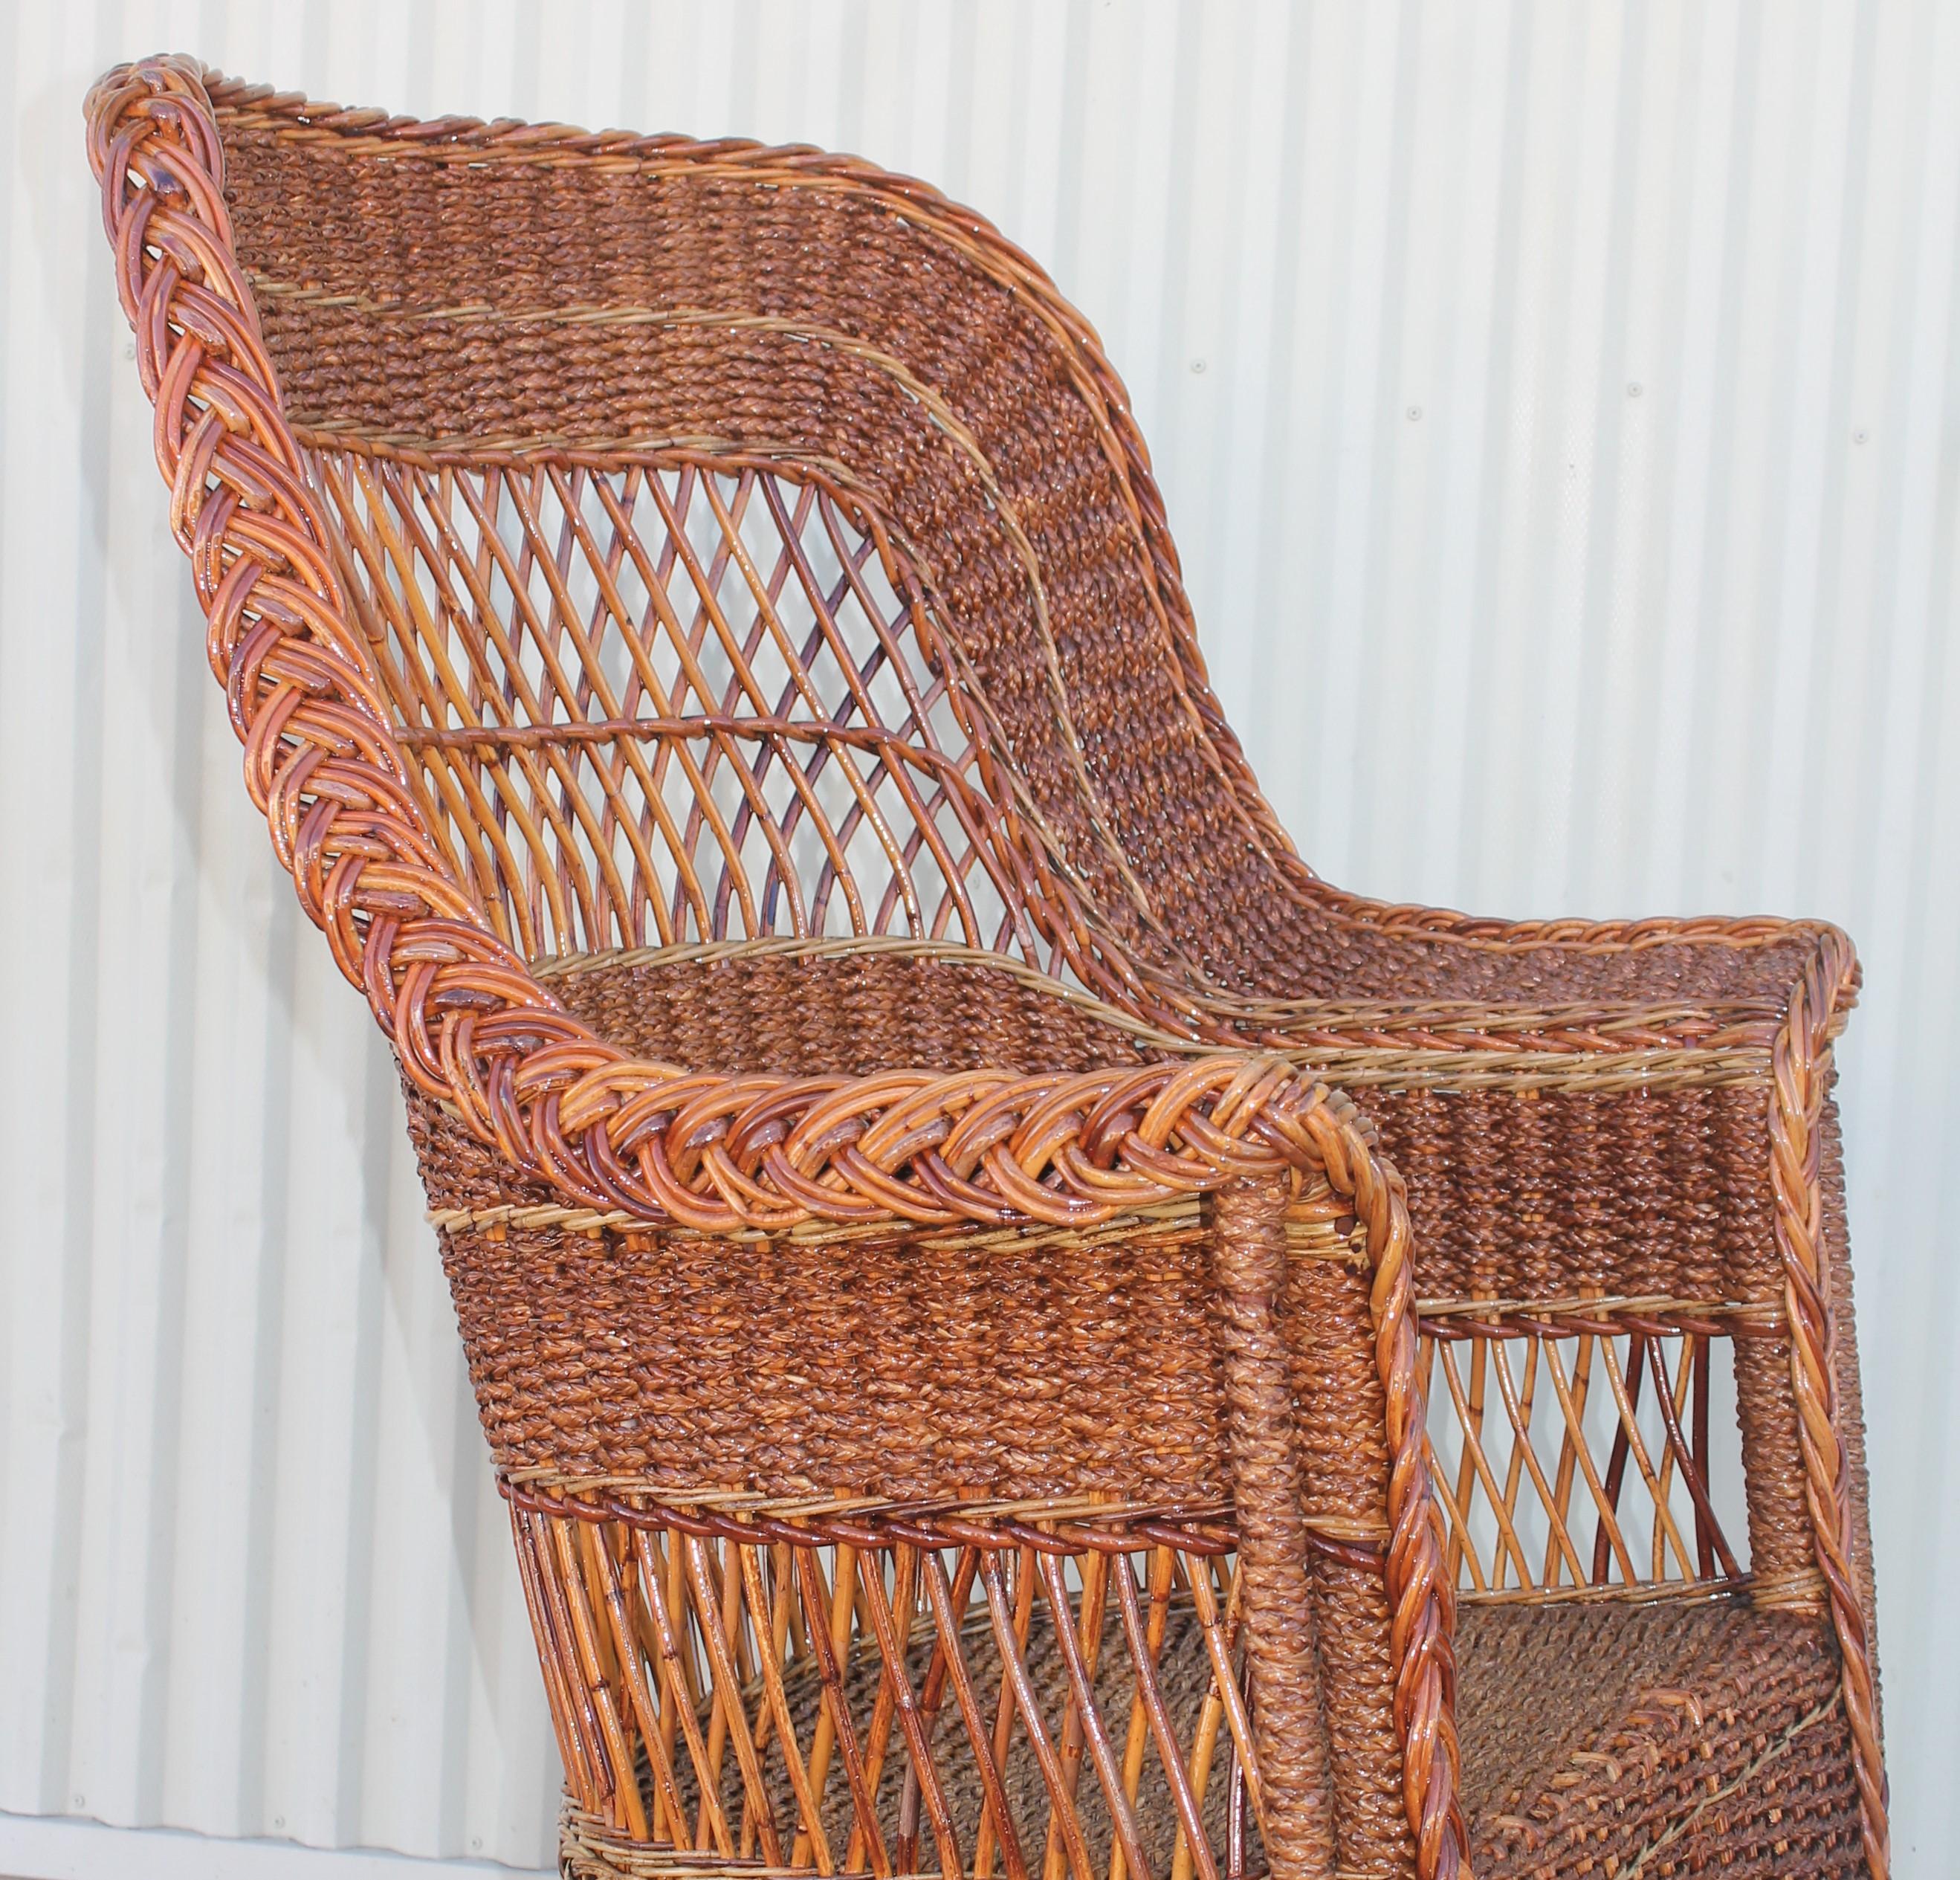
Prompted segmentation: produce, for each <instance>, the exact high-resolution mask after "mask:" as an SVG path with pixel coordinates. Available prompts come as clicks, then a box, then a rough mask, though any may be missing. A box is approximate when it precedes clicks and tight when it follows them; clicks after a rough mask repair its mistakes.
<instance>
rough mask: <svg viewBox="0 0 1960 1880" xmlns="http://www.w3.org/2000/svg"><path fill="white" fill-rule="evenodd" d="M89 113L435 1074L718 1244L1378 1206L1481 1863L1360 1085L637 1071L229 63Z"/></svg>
mask: <svg viewBox="0 0 1960 1880" xmlns="http://www.w3.org/2000/svg"><path fill="white" fill-rule="evenodd" d="M238 101H239V100H238V99H237V96H236V94H235V92H234V94H233V95H232V97H231V102H232V103H234V104H237V102H238ZM371 121H372V120H371ZM87 129H88V136H87V147H88V154H89V160H90V163H91V167H92V168H93V169H94V172H95V174H96V177H97V180H98V182H99V183H100V186H101V188H102V192H103V220H104V225H105V228H106V229H107V233H108V235H109V238H110V244H111V247H112V250H113V253H114V256H115V260H116V284H117V288H118V292H119V295H120V297H121V299H122V307H123V311H124V313H125V314H126V316H127V317H128V318H129V322H130V324H131V326H132V328H133V330H134V331H135V336H136V353H137V362H138V371H139V374H141V377H142V383H143V386H144V389H145V391H146V393H148V395H149V396H150V397H151V400H153V402H154V404H155V406H156V408H157V410H156V429H155V438H156V448H157V464H158V467H159V469H160V470H161V472H162V473H163V475H164V479H165V480H166V481H167V483H169V484H170V490H171V504H170V521H171V527H172V532H173V534H174V535H175V537H176V538H177V542H178V543H179V545H180V546H181V547H182V548H183V550H184V552H185V553H186V554H187V555H188V556H189V557H190V559H191V564H192V572H193V577H194V580H195V583H196V588H197V591H198V596H199V601H200V603H201V604H202V607H203V609H204V611H205V615H206V617H207V618H208V621H209V623H210V633H209V639H208V652H209V656H210V659H211V663H212V668H213V670H214V671H215V673H216V674H217V675H218V677H219V678H220V680H221V682H222V683H224V686H225V688H226V692H227V696H228V701H229V703H230V707H231V715H232V722H233V725H234V728H235V729H236V731H237V733H238V735H239V737H240V739H241V740H242V741H243V743H244V745H245V747H246V777H247V787H248V789H250V792H251V794H252V796H253V801H255V802H256V804H257V805H259V808H260V809H261V810H262V811H263V813H264V814H265V815H266V818H267V821H268V823H269V827H270V828H271V831H272V840H273V843H274V846H275V851H276V852H277V853H278V856H279V859H280V860H281V862H282V863H283V864H284V865H285V866H286V867H287V868H288V870H289V871H291V874H292V875H293V878H294V885H295V887H296V888H297V889H298V893H299V896H300V900H301V906H302V907H304V909H305V910H306V912H307V915H308V916H309V918H310V919H312V920H313V921H314V922H315V923H316V924H317V926H320V928H321V929H323V932H325V933H326V936H327V938H328V941H329V945H331V946H332V947H333V951H334V955H335V958H336V961H337V963H338V964H339V966H340V968H341V970H342V972H343V973H345V976H346V977H348V980H351V981H352V983H355V984H356V985H358V986H360V987H361V989H362V990H363V992H364V993H365V994H366V996H367V997H368V1002H369V1005H370V1009H371V1010H372V1012H373V1013H374V1017H375V1019H376V1021H377V1024H380V1027H381V1028H382V1030H383V1032H384V1033H385V1034H387V1037H389V1038H390V1041H391V1042H392V1043H393V1045H394V1047H395V1049H396V1053H397V1055H398V1056H399V1059H400V1060H401V1063H402V1065H403V1070H404V1072H405V1074H406V1075H407V1076H408V1077H409V1079H411V1080H412V1082H414V1083H415V1085H417V1087H418V1088H420V1089H422V1090H423V1091H426V1092H428V1094H429V1095H431V1096H434V1097H438V1098H442V1099H444V1100H446V1101H449V1102H450V1103H452V1104H454V1105H455V1107H456V1108H457V1111H458V1113H459V1114H460V1115H461V1116H462V1117H463V1118H464V1119H465V1120H466V1123H467V1124H468V1126H469V1128H470V1129H471V1130H472V1131H473V1133H475V1134H476V1136H478V1138H479V1140H481V1141H482V1142H485V1143H487V1144H492V1145H494V1146H495V1147H496V1148H497V1149H498V1151H499V1152H501V1154H502V1155H504V1157H505V1158H507V1159H508V1161H510V1162H511V1164H512V1165H514V1167H515V1168H517V1169H518V1170H520V1171H522V1172H523V1174H526V1175H527V1176H528V1177H531V1178H533V1179H536V1180H542V1181H547V1182H549V1184H551V1185H552V1187H555V1188H556V1189H557V1190H558V1191H559V1192H560V1193H563V1194H564V1195H565V1196H566V1197H567V1199H568V1200H569V1201H571V1203H574V1204H576V1205H581V1206H590V1207H593V1208H595V1209H600V1210H610V1209H622V1210H623V1211H625V1212H628V1213H631V1214H635V1215H644V1216H648V1217H650V1218H656V1219H657V1218H660V1217H662V1216H666V1217H668V1218H670V1219H673V1220H675V1221H677V1222H681V1223H683V1224H684V1225H691V1226H695V1227H697V1228H703V1229H706V1230H708V1231H724V1230H727V1229H730V1228H740V1227H745V1226H751V1227H753V1226H766V1227H775V1228H787V1227H791V1226H794V1225H797V1223H798V1222H802V1221H807V1220H810V1219H826V1220H834V1221H845V1222H848V1221H854V1220H855V1221H861V1220H866V1219H877V1218H880V1216H883V1217H884V1218H888V1219H908V1220H912V1221H917V1222H926V1223H934V1224H937V1223H943V1222H954V1221H958V1220H961V1219H967V1220H973V1221H978V1222H983V1223H997V1224H998V1223H1003V1222H1010V1221H1013V1220H1017V1219H1029V1220H1036V1221H1046V1222H1052V1223H1055V1224H1063V1225H1065V1224H1069V1223H1072V1222H1096V1221H1100V1220H1106V1219H1109V1218H1111V1217H1112V1216H1114V1215H1115V1214H1116V1213H1118V1212H1122V1210H1124V1209H1126V1208H1131V1207H1135V1206H1140V1205H1147V1204H1149V1203H1154V1202H1157V1201H1161V1200H1165V1199H1167V1198H1169V1197H1171V1196H1173V1195H1175V1194H1178V1193H1196V1192H1202V1191H1205V1190H1211V1189H1214V1188H1217V1187H1221V1186H1223V1184H1226V1183H1227V1182H1228V1181H1234V1180H1243V1179H1244V1178H1246V1177H1264V1178H1266V1179H1268V1180H1271V1179H1273V1178H1274V1177H1278V1176H1279V1175H1280V1174H1283V1173H1284V1171H1287V1170H1289V1169H1290V1170H1293V1171H1299V1172H1306V1173H1324V1174H1325V1177H1326V1179H1327V1180H1328V1183H1329V1184H1331V1185H1332V1187H1334V1189H1335V1190H1336V1191H1337V1192H1338V1193H1341V1194H1342V1195H1344V1196H1345V1197H1349V1198H1351V1200H1352V1201H1353V1203H1354V1210H1355V1212H1356V1213H1357V1216H1359V1217H1360V1221H1361V1223H1362V1226H1363V1231H1364V1232H1365V1235H1366V1238H1367V1247H1368V1250H1369V1254H1370V1258H1371V1260H1372V1261H1373V1269H1374V1270H1373V1281H1372V1285H1371V1293H1370V1303H1371V1308H1372V1311H1373V1318H1374V1322H1375V1325H1376V1360H1377V1364H1378V1366H1379V1371H1380V1374H1381V1377H1382V1381H1383V1388H1384V1392H1385V1395H1386V1404H1387V1415H1386V1423H1387V1435H1388V1438H1389V1449H1390V1453H1391V1455H1392V1458H1393V1462H1392V1471H1391V1477H1390V1483H1389V1506H1388V1513H1389V1523H1390V1525H1391V1527H1392V1531H1393V1538H1392V1541H1391V1543H1390V1545H1389V1552H1388V1563H1387V1573H1386V1579H1387V1584H1388V1588H1389V1602H1390V1606H1391V1609H1392V1612H1393V1614H1394V1621H1393V1628H1392V1658H1393V1661H1394V1663H1395V1695H1394V1702H1393V1713H1394V1717H1395V1725H1396V1728H1397V1731H1398V1735H1400V1737H1401V1738H1402V1743H1403V1745H1404V1759H1403V1760H1404V1770H1403V1780H1404V1801H1405V1808H1406V1810H1407V1813H1408V1820H1409V1823H1410V1826H1411V1830H1412V1831H1413V1832H1414V1835H1415V1837H1416V1842H1417V1847H1418V1871H1419V1872H1420V1873H1421V1875H1422V1876H1423V1880H1429V1877H1430V1876H1431V1875H1442V1876H1446V1877H1449V1876H1454V1875H1456V1874H1457V1873H1458V1872H1460V1871H1461V1870H1462V1864H1463V1858H1464V1836H1463V1827H1462V1816H1461V1813H1460V1811H1459V1808H1458V1804H1457V1800H1456V1794H1457V1773H1456V1772H1457V1753H1456V1739H1455V1732H1454V1727H1453V1722H1452V1721H1451V1707H1452V1703H1453V1679H1454V1671H1453V1660H1452V1655H1451V1632H1452V1627H1453V1604H1452V1601H1451V1598H1450V1593H1449V1586H1448V1584H1447V1582H1446V1579H1445V1577H1444V1576H1443V1570H1442V1562H1443V1523H1442V1518H1441V1516H1440V1513H1439V1512H1438V1509H1437V1504H1436V1500H1435V1497H1434V1494H1433V1490H1432V1487H1431V1484H1430V1479H1429V1475H1428V1471H1427V1461H1426V1458H1425V1455H1424V1447H1425V1445H1424V1436H1423V1409H1422V1400H1421V1391H1420V1389H1419V1388H1418V1382H1417V1378H1416V1332H1415V1321H1414V1312H1413V1310H1412V1309H1411V1308H1412V1287H1411V1263H1410V1235H1409V1226H1408V1207H1407V1203H1406V1200H1405V1196H1404V1193H1403V1190H1402V1183H1401V1181H1400V1178H1399V1177H1397V1176H1396V1175H1395V1174H1394V1173H1393V1171H1390V1170H1389V1169H1387V1168H1386V1167H1384V1166H1383V1165H1381V1164H1380V1163H1379V1162H1378V1161H1376V1159H1375V1158H1373V1156H1372V1155H1371V1154H1370V1149H1369V1147H1368V1145H1367V1142H1366V1140H1365V1139H1364V1137H1363V1134H1362V1133H1361V1131H1360V1129H1359V1127H1358V1126H1357V1123H1356V1122H1355V1120H1354V1117H1353V1114H1352V1113H1351V1110H1350V1108H1349V1107H1348V1105H1347V1104H1346V1103H1345V1102H1344V1101H1343V1100H1341V1099H1338V1098H1333V1097H1332V1096H1330V1095H1329V1094H1328V1092H1327V1091H1326V1090H1325V1088H1323V1087H1322V1086H1319V1085H1309V1084H1306V1082H1303V1080H1302V1079H1301V1078H1300V1076H1299V1075H1297V1073H1296V1072H1294V1071H1293V1069H1292V1067H1291V1066H1289V1065H1287V1063H1284V1061H1283V1060H1281V1059H1275V1058H1271V1057H1243V1056H1238V1057H1234V1056H1218V1057H1215V1058H1208V1059H1200V1060H1198V1061H1197V1062H1195V1063H1186V1064H1179V1065H1161V1066H1148V1067H1146V1068H1145V1069H1141V1070H1139V1071H1132V1072H1116V1073H1109V1074H1093V1075H1078V1076H1071V1077H1059V1078H1033V1079H1027V1078H1013V1077H1009V1076H1006V1075H988V1074H985V1073H972V1074H967V1075H960V1076H957V1077H950V1078H948V1077H925V1076H921V1075H918V1074H916V1073H911V1074H907V1073H897V1074H893V1075H889V1076H885V1077H879V1078H871V1079H861V1080H854V1079H795V1080H793V1079H781V1078H775V1079H769V1078H737V1079H731V1078H713V1077H698V1076H691V1075H688V1074H686V1072H682V1071H679V1070H677V1069H675V1068H674V1067H673V1066H666V1065H655V1064H644V1063H635V1061H633V1060H632V1059H628V1058H626V1057H625V1056H623V1055H622V1053H619V1052H618V1051H617V1050H614V1049H613V1047H609V1046H608V1045H606V1044H604V1043H603V1041H602V1040H600V1039H598V1038H597V1037H594V1036H593V1034H591V1033H590V1031H587V1029H586V1028H584V1027H583V1026H582V1025H580V1024H578V1023H577V1022H576V1021H574V1020H573V1019H572V1018H571V1017H570V1015H568V1014H567V1013H566V1012H565V1011H564V1009H562V1007H561V1006H560V1005H558V1002H556V1001H555V999H553V998H552V996H551V995H550V993H549V992H548V991H547V990H546V989H545V988H544V987H543V986H540V985H539V983H538V982H537V981H536V979H534V978H533V977H532V975H531V974H530V973H529V972H528V970H527V969H526V967H525V966H524V963H523V961H522V960H521V959H520V958H518V957H517V955H516V954H514V952H513V951H511V948H509V947H508V946H507V945H504V943H503V942H501V941H500V940H499V939H498V938H497V937H496V936H495V935H494V934H492V932H489V930H488V928H487V927H486V926H485V924H484V922H483V919H482V916H481V915H480V914H479V913H478V911H477V910H476V907H474V905H473V903H472V902H471V900H469V897H468V895H467V894H466V893H465V892H464V891H463V887H462V886H461V884H460V883H459V882H458V881H457V880H456V878H455V877H454V875H453V871H452V870H451V868H450V866H449V865H448V863H447V860H446V859H445V856H444V850H443V848H442V846H441V843H440V842H439V841H438V840H437V838H436V836H435V835H434V832H432V831H431V830H430V829H429V828H428V827H427V825H426V823H425V820H424V817H423V814H422V811H421V809H420V808H419V807H418V804H417V802H416V801H415V795H414V793H413V792H412V790H411V789H410V788H409V785H408V783H407V781H406V765H405V762H404V760H403V757H402V754H401V753H400V750H399V748H398V747H397V746H396V744H395V742H394V739H393V734H392V731H391V730H390V725H389V721H388V715H387V710H386V707H385V704H384V702H383V694H382V689H381V687H380V683H379V682H378V679H377V674H376V673H375V671H374V667H373V664H372V660H371V655H370V654H369V652H368V648H366V647H365V646H364V645H363V644H362V642H361V637H360V635H359V634H358V632H357V631H356V630H355V627H354V626H353V625H352V622H351V620H350V616H349V613H348V608H347V607H346V604H345V597H344V596H343V594H342V591H341V588H340V583H339V576H338V575H337V574H336V572H335V569H334V566H333V555H332V553H331V550H330V548H329V541H330V535H329V529H328V527H327V525H326V521H325V519H324V518H323V515H322V514H321V512H320V508H319V507H318V505H317V502H316V500H315V499H314V496H313V492H311V490H310V489H309V488H308V487H307V483H306V480H305V475H304V469H303V465H302V460H301V451H300V447H299V445H298V443H297V441H295V440H294V437H293V435H292V433H291V430H290V429H289V428H288V425H287V424H286V422H285V419H284V417H283V415H282V410H281V406H280V399H279V394H278V386H277V382H276V378H275V373H274V371H273V369H272V364H271V362H270V360H269V358H268V357H267V355H266V349H265V347H264V345H263V341H262V339H261V337H260V335H259V327H258V319H257V314H256V310H255V307H254V304H253V299H252V296H251V292H250V288H249V287H248V286H247V284H246V282H244V280H243V278H242V277H241V276H240V272H239V269H238V267H237V262H236V260H235V258H234V255H233V253H232V242H231V226H230V220H229V217H228V213H227V212H226V209H225V206H224V193H223V176H224V155H223V149H222V146H221V142H220V140H219V138H218V129H217V125H216V123H215V118H214V116H213V114H212V104H211V99H210V97H209V94H208V93H207V91H206V90H205V84H204V78H203V73H202V69H201V68H199V67H198V66H197V65H196V64H195V63H193V62H191V61H189V60H187V59H151V60H148V61H145V62H143V63H142V64H141V65H134V66H127V65H126V66H121V67H118V68H117V69H115V70H114V71H113V72H110V73H109V74H108V75H106V76H105V77H104V78H103V79H102V80H101V81H99V82H98V84H97V85H96V87H95V88H94V90H93V91H91V93H90V95H89V98H88V101H87ZM437 134H438V135H441V133H440V132H438V133H437ZM844 174H845V175H847V176H854V175H855V174H856V173H855V172H846V173H844ZM860 186H863V185H862V184H861V183H860ZM1051 298H1052V295H1051ZM1078 328H1079V323H1078ZM1092 350H1093V349H1092ZM1097 356H1099V355H1097ZM1103 371H1105V372H1106V371H1107V368H1106V367H1104V368H1103ZM1112 382H1113V381H1112ZM1138 449H1141V445H1140V444H1139V445H1138ZM1166 539H1167V538H1166Z"/></svg>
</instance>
